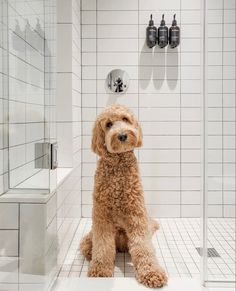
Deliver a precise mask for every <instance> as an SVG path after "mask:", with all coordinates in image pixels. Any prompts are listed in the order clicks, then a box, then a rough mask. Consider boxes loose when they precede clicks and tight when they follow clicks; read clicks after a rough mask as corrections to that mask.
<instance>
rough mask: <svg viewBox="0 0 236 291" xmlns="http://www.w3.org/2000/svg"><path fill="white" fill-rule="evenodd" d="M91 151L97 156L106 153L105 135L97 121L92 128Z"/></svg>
mask: <svg viewBox="0 0 236 291" xmlns="http://www.w3.org/2000/svg"><path fill="white" fill-rule="evenodd" d="M92 150H93V151H94V152H95V153H96V154H98V155H99V156H103V155H104V154H105V152H106V147H105V133H104V131H103V129H102V127H101V124H100V120H99V119H97V120H96V122H95V124H94V127H93V137H92Z"/></svg>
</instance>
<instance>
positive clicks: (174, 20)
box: [172, 14, 177, 26]
mask: <svg viewBox="0 0 236 291" xmlns="http://www.w3.org/2000/svg"><path fill="white" fill-rule="evenodd" d="M175 16H176V14H174V16H173V21H172V26H176V25H177V21H176V19H175Z"/></svg>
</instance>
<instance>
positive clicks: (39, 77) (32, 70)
mask: <svg viewBox="0 0 236 291" xmlns="http://www.w3.org/2000/svg"><path fill="white" fill-rule="evenodd" d="M51 3H52V1H42V0H37V1H7V5H8V48H9V54H8V64H9V67H8V70H9V72H8V74H9V80H8V84H9V93H8V96H9V189H49V188H50V160H51V142H52V137H53V140H55V130H53V129H54V127H55V126H54V127H53V126H52V124H53V122H52V121H53V118H54V115H53V110H54V104H55V98H54V92H55V90H54V89H53V88H55V82H54V81H53V75H54V74H53V72H54V71H55V66H54V64H53V61H54V60H53V55H54V53H55V52H54V50H53V46H54V42H53V37H54V35H52V31H53V30H52V28H53V27H52V26H51V24H52V23H53V22H54V18H53V17H50V16H51V14H52V13H51V10H52V9H53V7H55V6H53V7H51ZM53 15H55V13H54V14H53ZM54 59H55V58H54ZM51 133H52V134H51Z"/></svg>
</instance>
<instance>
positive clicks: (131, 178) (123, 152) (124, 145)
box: [80, 105, 167, 288]
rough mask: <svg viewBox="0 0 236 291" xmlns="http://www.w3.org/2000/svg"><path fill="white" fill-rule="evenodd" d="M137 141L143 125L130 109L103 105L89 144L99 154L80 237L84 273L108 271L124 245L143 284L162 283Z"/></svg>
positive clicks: (108, 273)
mask: <svg viewBox="0 0 236 291" xmlns="http://www.w3.org/2000/svg"><path fill="white" fill-rule="evenodd" d="M141 145H142V130H141V127H140V125H139V123H138V121H137V119H136V118H135V116H134V114H133V112H132V111H131V110H130V109H129V108H127V107H125V106H122V105H112V106H111V107H108V108H106V109H105V110H104V111H103V112H102V113H101V114H100V115H99V116H98V118H97V120H96V122H95V125H94V128H93V137H92V150H93V151H94V152H95V153H96V154H98V155H99V156H100V159H99V161H98V166H97V170H96V174H95V185H94V192H93V214H92V230H91V231H90V232H89V234H87V235H86V236H85V237H84V238H83V239H82V241H81V244H80V249H81V252H82V254H83V255H84V256H85V257H86V258H87V259H88V260H91V262H90V266H89V270H88V276H90V277H111V276H112V274H113V269H114V261H115V254H116V250H118V251H129V253H130V255H131V259H132V262H133V265H134V268H135V272H136V278H137V279H138V281H139V282H140V283H143V284H144V285H146V286H148V287H154V288H155V287H162V286H163V285H165V284H166V282H167V276H166V274H165V271H164V270H163V269H162V267H161V266H160V265H159V264H158V262H157V259H156V255H155V251H154V248H153V246H152V242H151V237H152V234H153V232H154V231H155V230H156V229H158V224H157V223H156V222H155V221H154V220H151V219H150V218H149V217H148V215H147V211H146V208H145V204H144V194H143V189H142V184H141V179H140V174H139V168H138V163H137V159H136V157H135V155H134V149H135V148H136V147H140V146H141Z"/></svg>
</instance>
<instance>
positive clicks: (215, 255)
mask: <svg viewBox="0 0 236 291" xmlns="http://www.w3.org/2000/svg"><path fill="white" fill-rule="evenodd" d="M196 250H197V252H198V253H199V255H200V256H201V257H202V253H203V251H202V248H196ZM207 257H208V258H219V257H220V255H219V253H218V252H217V250H216V249H215V248H208V249H207Z"/></svg>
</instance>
